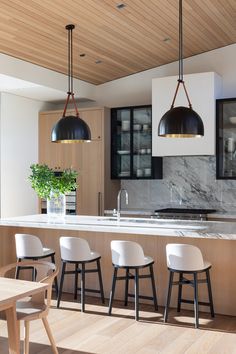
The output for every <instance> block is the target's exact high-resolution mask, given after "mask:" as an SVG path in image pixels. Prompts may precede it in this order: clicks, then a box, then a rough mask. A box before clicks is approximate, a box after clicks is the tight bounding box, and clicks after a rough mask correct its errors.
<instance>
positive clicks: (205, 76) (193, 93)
mask: <svg viewBox="0 0 236 354" xmlns="http://www.w3.org/2000/svg"><path fill="white" fill-rule="evenodd" d="M177 80H178V76H168V77H163V78H157V79H153V80H152V155H153V156H181V155H183V156H184V155H185V156H187V155H215V121H216V117H215V115H216V113H215V100H216V98H220V97H221V89H222V84H221V78H220V76H219V75H217V74H216V73H214V72H206V73H198V74H190V75H185V76H184V81H185V85H186V89H187V92H188V94H189V98H190V101H191V103H192V108H193V110H195V111H196V112H197V113H198V114H199V115H200V117H201V118H202V121H203V124H204V136H203V137H202V138H164V137H158V125H159V122H160V120H161V118H162V116H163V115H164V113H165V112H167V111H168V110H169V109H170V107H171V104H172V101H173V97H174V93H175V90H176V86H177ZM177 106H188V101H187V98H186V95H185V93H184V89H183V87H182V85H181V86H180V89H179V92H178V95H177V97H176V101H175V107H177Z"/></svg>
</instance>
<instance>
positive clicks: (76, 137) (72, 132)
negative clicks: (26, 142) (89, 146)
mask: <svg viewBox="0 0 236 354" xmlns="http://www.w3.org/2000/svg"><path fill="white" fill-rule="evenodd" d="M65 28H66V30H67V31H68V92H67V99H66V103H65V108H64V112H63V115H62V118H61V119H60V120H59V121H58V122H57V123H56V124H55V125H54V127H53V129H52V136H51V140H52V142H54V143H79V142H89V141H91V132H90V129H89V126H88V125H87V123H85V121H83V120H82V119H81V118H80V117H79V112H78V108H77V106H76V102H75V98H74V92H73V61H72V59H73V52H72V31H73V29H74V28H75V26H74V25H67V26H66V27H65ZM70 98H71V99H72V102H73V104H74V107H75V113H76V116H72V115H70V116H66V110H67V106H68V103H69V101H70Z"/></svg>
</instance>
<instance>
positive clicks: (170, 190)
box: [121, 156, 236, 212]
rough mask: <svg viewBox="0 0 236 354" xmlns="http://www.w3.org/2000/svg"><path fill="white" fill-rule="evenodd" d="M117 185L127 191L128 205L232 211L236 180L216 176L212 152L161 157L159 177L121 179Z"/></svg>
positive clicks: (133, 206) (234, 201)
mask: <svg viewBox="0 0 236 354" xmlns="http://www.w3.org/2000/svg"><path fill="white" fill-rule="evenodd" d="M121 185H122V187H123V188H126V189H127V191H128V193H129V209H144V210H145V209H148V210H155V209H158V208H165V207H183V208H184V207H189V208H212V209H217V210H219V211H226V212H228V211H236V180H235V181H234V180H216V158H215V157H214V156H191V157H190V156H186V157H182V156H173V157H164V158H163V180H132V181H131V180H123V181H122V182H121ZM122 207H125V205H124V204H123V205H122Z"/></svg>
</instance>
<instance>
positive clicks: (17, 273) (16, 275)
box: [15, 258, 21, 279]
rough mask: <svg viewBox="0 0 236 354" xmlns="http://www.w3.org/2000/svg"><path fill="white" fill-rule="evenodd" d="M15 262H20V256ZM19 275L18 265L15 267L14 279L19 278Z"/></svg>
mask: <svg viewBox="0 0 236 354" xmlns="http://www.w3.org/2000/svg"><path fill="white" fill-rule="evenodd" d="M17 262H18V263H20V262H21V258H18V259H17ZM19 275H20V267H19V266H17V267H16V273H15V278H16V279H19Z"/></svg>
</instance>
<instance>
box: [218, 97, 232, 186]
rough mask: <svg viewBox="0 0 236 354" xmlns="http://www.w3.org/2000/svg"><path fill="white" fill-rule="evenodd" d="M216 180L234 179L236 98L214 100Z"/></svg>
mask: <svg viewBox="0 0 236 354" xmlns="http://www.w3.org/2000/svg"><path fill="white" fill-rule="evenodd" d="M216 178H217V179H236V98H226V99H219V100H216Z"/></svg>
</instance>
